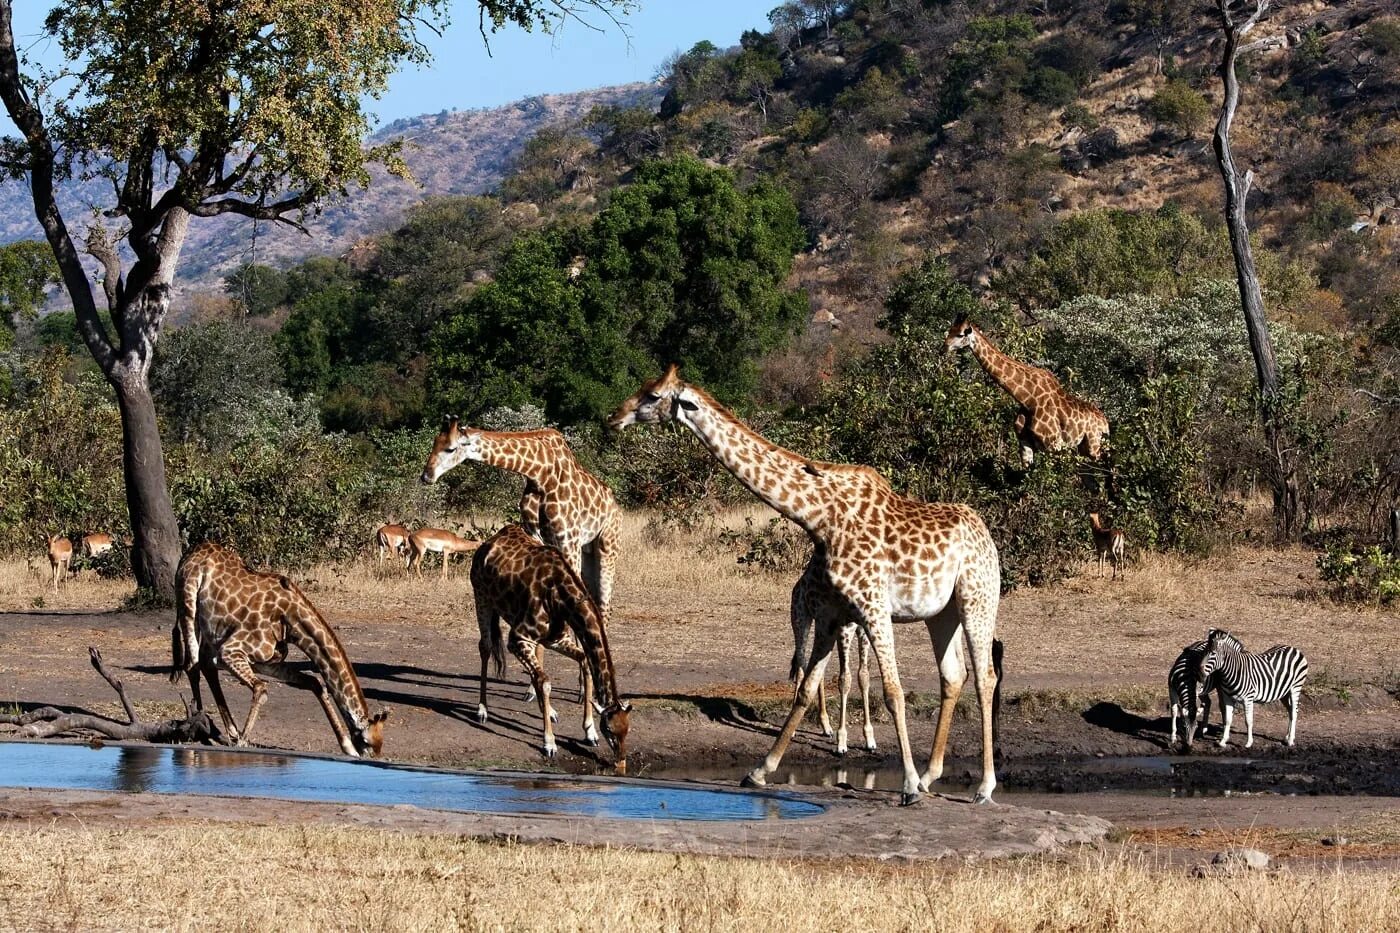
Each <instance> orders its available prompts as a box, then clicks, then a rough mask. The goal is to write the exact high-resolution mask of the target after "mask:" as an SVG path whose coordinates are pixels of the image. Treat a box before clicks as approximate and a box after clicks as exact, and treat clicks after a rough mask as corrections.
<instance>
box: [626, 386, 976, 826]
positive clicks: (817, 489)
mask: <svg viewBox="0 0 1400 933" xmlns="http://www.w3.org/2000/svg"><path fill="white" fill-rule="evenodd" d="M659 421H679V422H680V423H681V424H683V425H685V426H686V427H687V428H689V429H690V431H691V432H693V433H694V434H695V435H696V437H698V438H699V439H700V441H701V442H702V443H703V444H704V445H705V446H706V447H707V448H709V450H710V453H711V454H713V455H714V456H715V458H716V459H718V460H719V461H720V463H722V464H723V465H724V466H725V467H726V468H727V469H728V470H729V471H730V472H731V473H733V474H734V476H735V477H736V478H737V479H738V480H739V481H740V482H741V483H743V484H744V486H746V487H747V488H748V489H749V491H750V492H752V493H753V494H754V495H756V496H758V498H760V499H762V500H763V501H764V502H766V503H767V504H768V505H769V506H771V507H772V508H774V509H776V510H777V511H778V512H779V513H780V514H782V515H783V516H784V517H786V518H787V519H789V520H790V521H792V522H794V523H796V524H797V525H798V526H799V527H801V528H802V529H803V530H804V531H806V532H807V534H808V536H809V537H810V538H811V539H812V544H813V554H812V563H811V565H809V567H808V570H807V573H809V574H812V575H813V578H814V579H817V580H821V581H825V583H824V585H823V586H821V587H819V588H818V589H817V590H816V593H815V599H814V600H813V602H814V604H815V605H814V606H813V610H814V611H813V615H814V617H815V619H816V637H815V641H814V645H813V648H812V655H811V658H810V659H808V661H807V668H806V671H805V673H804V674H803V678H802V685H801V687H800V689H799V690H798V694H797V697H796V699H795V700H794V702H793V707H792V710H791V711H790V712H789V713H788V717H787V720H786V721H785V722H784V723H783V728H782V731H781V732H780V733H779V735H778V738H777V741H776V742H774V744H773V748H772V750H771V751H770V752H769V753H768V756H767V757H766V758H765V759H764V760H763V763H762V764H760V765H759V766H758V767H757V768H755V769H754V770H753V771H751V772H750V773H749V775H748V776H747V777H746V778H745V783H746V784H751V785H752V784H763V783H765V782H766V778H767V776H768V775H769V774H771V773H772V772H773V771H774V770H775V769H776V768H777V767H778V765H779V763H780V762H781V761H782V757H783V753H784V752H785V751H786V750H787V746H788V744H789V743H790V742H791V740H792V736H793V733H794V732H795V731H796V730H797V727H798V724H799V723H800V722H801V720H802V717H803V716H804V715H805V713H806V712H807V708H808V707H809V706H810V705H811V703H812V700H813V699H814V697H815V696H816V692H817V685H818V684H819V683H820V682H821V679H822V674H823V672H824V671H825V669H826V664H827V661H828V659H829V658H830V655H831V651H832V648H833V647H834V645H835V643H836V640H837V638H838V637H839V636H840V633H841V629H842V628H843V627H844V626H845V625H846V624H848V623H855V624H856V625H858V626H860V627H861V628H862V629H863V630H864V631H865V634H866V635H867V636H868V637H869V639H870V645H871V647H872V648H873V649H874V651H875V658H876V660H877V661H878V663H879V665H880V676H881V679H882V680H883V681H884V690H885V706H886V708H887V709H888V710H889V711H890V716H891V718H892V719H893V720H894V724H895V732H896V734H897V735H898V738H899V751H900V756H901V758H902V759H903V764H904V785H903V802H904V803H913V802H914V801H915V800H917V799H918V797H919V794H920V793H921V792H922V791H924V790H927V789H928V786H929V785H930V784H931V783H933V782H934V781H936V780H938V778H939V777H941V776H942V774H943V759H944V755H945V752H946V750H947V741H948V730H949V727H950V726H951V724H952V719H953V709H954V707H955V706H956V705H957V700H958V696H959V694H960V693H961V692H962V687H963V684H964V683H965V682H966V680H967V677H968V674H969V668H970V669H971V674H972V675H973V677H974V678H975V681H976V684H977V694H978V698H979V699H980V701H981V708H982V781H981V783H980V784H979V785H978V788H977V796H976V799H977V801H978V802H986V801H989V800H990V799H991V796H992V791H993V790H994V789H995V788H996V769H995V765H994V763H993V760H992V745H993V736H992V722H993V715H992V710H993V701H994V696H995V693H996V682H997V674H996V670H995V667H994V664H993V640H994V636H995V634H996V616H997V606H998V603H999V600H1000V598H1001V571H1000V565H999V562H998V558H997V549H996V544H995V543H994V542H993V541H992V536H991V534H990V532H988V530H987V526H986V523H984V522H983V521H982V519H981V517H980V516H979V515H978V514H977V512H976V511H974V510H973V509H972V508H970V507H968V506H965V505H955V504H947V503H928V502H920V501H918V500H915V499H910V498H908V497H906V496H901V495H899V494H898V493H896V492H894V491H893V490H892V489H891V488H890V485H889V483H887V482H886V481H885V479H884V478H883V477H882V476H880V474H879V473H877V472H876V471H875V470H873V469H871V468H870V467H866V466H853V465H846V464H837V463H821V462H818V461H814V460H808V459H807V458H806V457H802V456H800V455H798V454H795V453H793V452H792V451H790V450H785V449H783V448H782V447H779V446H777V445H776V444H773V443H772V442H771V441H769V440H767V439H766V438H764V437H763V436H761V435H759V434H758V433H757V432H755V431H754V430H753V429H752V428H750V427H749V426H748V425H746V424H744V423H743V422H742V421H740V420H739V419H738V418H736V417H735V416H734V415H733V414H732V413H731V412H729V411H728V410H727V409H725V408H724V407H723V406H722V405H720V404H719V403H718V402H716V401H715V400H714V398H712V397H711V396H710V395H709V393H707V392H705V391H704V390H703V389H701V388H699V387H698V386H692V385H688V384H686V383H685V382H683V381H682V380H681V378H680V375H679V373H678V371H677V367H676V366H674V365H672V366H671V367H670V368H669V369H667V370H666V372H665V373H664V374H663V375H662V376H661V378H659V379H656V380H654V381H652V382H648V383H645V384H644V385H643V386H642V388H641V390H640V391H638V392H637V393H636V394H635V395H633V396H632V397H631V398H629V399H627V401H625V402H623V403H622V406H621V407H620V408H618V410H617V411H616V412H614V413H613V415H612V417H611V418H610V419H609V422H608V423H609V425H610V426H612V427H613V428H614V429H622V428H625V427H627V426H628V425H632V424H638V423H653V422H659ZM915 621H918V622H923V623H924V624H925V625H926V626H927V627H928V631H929V636H930V638H931V640H932V642H933V650H934V655H935V657H936V658H937V659H938V672H939V680H940V681H941V684H942V707H941V708H940V710H939V716H938V727H937V730H936V732H935V734H934V740H933V750H932V752H931V753H930V755H929V765H928V769H927V770H926V771H925V772H924V773H923V774H922V775H920V773H919V772H918V771H917V770H916V769H915V767H914V758H913V753H912V751H911V749H910V745H909V732H908V727H907V724H906V722H905V715H904V688H903V686H902V685H901V684H900V680H899V670H898V667H897V665H896V663H895V646H894V629H893V626H892V623H893V622H915ZM963 642H966V646H967V650H966V651H964V650H963V648H962V643H963Z"/></svg>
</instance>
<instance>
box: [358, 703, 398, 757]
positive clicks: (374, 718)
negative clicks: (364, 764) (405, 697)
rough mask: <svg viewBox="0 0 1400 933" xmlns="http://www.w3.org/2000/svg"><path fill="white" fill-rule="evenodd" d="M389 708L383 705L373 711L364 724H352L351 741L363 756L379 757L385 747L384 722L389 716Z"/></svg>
mask: <svg viewBox="0 0 1400 933" xmlns="http://www.w3.org/2000/svg"><path fill="white" fill-rule="evenodd" d="M389 712H390V711H389V709H388V708H387V707H381V708H380V709H379V711H378V712H375V713H371V714H370V717H369V719H368V720H366V721H365V724H364V725H360V724H358V723H355V722H352V723H351V724H350V741H351V742H352V743H354V746H355V751H356V752H357V753H358V754H359V755H360V757H361V758H378V757H379V753H380V752H381V751H383V749H384V723H385V722H386V721H387V720H388V718H389Z"/></svg>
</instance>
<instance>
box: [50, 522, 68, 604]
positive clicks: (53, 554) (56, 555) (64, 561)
mask: <svg viewBox="0 0 1400 933" xmlns="http://www.w3.org/2000/svg"><path fill="white" fill-rule="evenodd" d="M72 562H73V542H72V541H69V540H68V539H67V538H65V537H63V536H62V535H50V536H49V569H50V570H52V571H53V591H54V592H55V593H57V592H58V584H59V582H60V581H62V582H64V583H67V582H68V565H69V564H71V563H72Z"/></svg>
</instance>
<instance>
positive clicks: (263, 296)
mask: <svg viewBox="0 0 1400 933" xmlns="http://www.w3.org/2000/svg"><path fill="white" fill-rule="evenodd" d="M224 292H225V293H226V294H228V295H229V296H230V297H232V298H233V299H235V300H236V301H238V302H240V303H241V304H242V305H243V308H244V310H245V311H247V312H248V313H249V314H251V315H254V316H255V317H264V316H266V315H268V314H271V313H272V312H273V311H275V310H277V308H279V307H281V305H282V304H283V303H284V302H285V301H286V300H287V293H288V292H287V275H286V273H284V272H281V271H280V270H277V269H274V268H272V267H271V266H264V265H259V264H256V263H247V262H245V263H243V264H242V265H240V266H239V267H238V268H236V269H234V270H233V271H232V272H230V273H229V274H228V275H226V276H224Z"/></svg>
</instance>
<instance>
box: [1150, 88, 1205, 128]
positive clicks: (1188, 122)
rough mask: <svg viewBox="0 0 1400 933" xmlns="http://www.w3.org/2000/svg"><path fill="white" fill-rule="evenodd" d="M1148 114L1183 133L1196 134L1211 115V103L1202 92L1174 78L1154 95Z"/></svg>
mask: <svg viewBox="0 0 1400 933" xmlns="http://www.w3.org/2000/svg"><path fill="white" fill-rule="evenodd" d="M1147 113H1148V116H1150V117H1152V119H1154V120H1156V121H1157V122H1158V123H1164V124H1166V125H1167V126H1170V127H1172V128H1174V129H1175V130H1177V131H1178V132H1180V133H1181V135H1182V136H1186V137H1190V136H1194V135H1195V134H1196V132H1197V130H1199V129H1200V128H1201V126H1202V125H1203V124H1204V123H1205V122H1206V120H1207V118H1208V117H1209V116H1210V103H1209V102H1208V101H1207V100H1206V99H1205V97H1204V96H1202V95H1201V92H1200V91H1198V90H1196V89H1195V88H1193V87H1192V86H1191V85H1189V84H1187V83H1186V82H1185V81H1182V80H1179V79H1175V78H1174V79H1172V80H1170V81H1168V82H1167V83H1166V86H1164V87H1163V88H1162V89H1161V90H1160V91H1158V92H1157V93H1156V94H1154V95H1153V96H1152V100H1151V101H1149V102H1148V104H1147Z"/></svg>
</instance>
